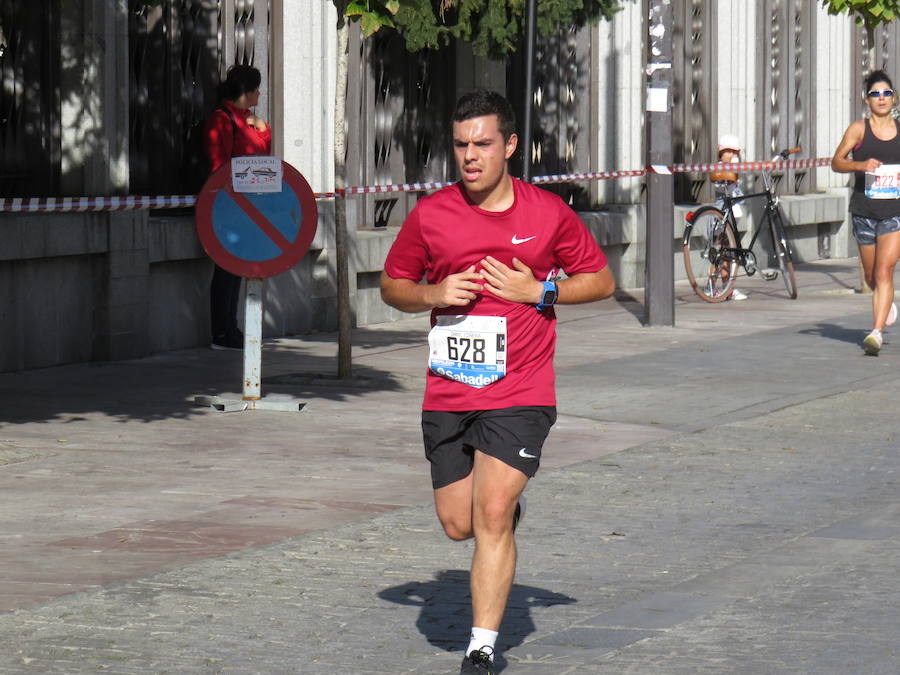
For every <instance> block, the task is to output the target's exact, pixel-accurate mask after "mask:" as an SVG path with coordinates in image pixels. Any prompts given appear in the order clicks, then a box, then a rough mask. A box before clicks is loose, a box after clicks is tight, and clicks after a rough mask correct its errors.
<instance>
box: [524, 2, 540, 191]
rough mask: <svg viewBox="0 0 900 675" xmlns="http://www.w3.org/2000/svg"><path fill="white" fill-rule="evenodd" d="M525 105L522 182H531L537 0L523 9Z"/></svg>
mask: <svg viewBox="0 0 900 675" xmlns="http://www.w3.org/2000/svg"><path fill="white" fill-rule="evenodd" d="M525 12H526V15H525V103H524V105H523V106H522V107H523V115H522V180H524V181H530V180H531V161H532V157H531V146H532V136H533V131H532V109H533V108H534V41H535V26H536V24H537V0H528V4H527V6H526V8H525Z"/></svg>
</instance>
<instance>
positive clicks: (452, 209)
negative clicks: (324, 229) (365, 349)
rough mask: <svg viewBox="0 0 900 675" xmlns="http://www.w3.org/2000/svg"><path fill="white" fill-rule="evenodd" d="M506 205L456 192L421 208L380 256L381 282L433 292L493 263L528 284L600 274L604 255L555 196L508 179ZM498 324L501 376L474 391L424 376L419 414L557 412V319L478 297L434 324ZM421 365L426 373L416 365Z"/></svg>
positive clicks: (423, 201)
mask: <svg viewBox="0 0 900 675" xmlns="http://www.w3.org/2000/svg"><path fill="white" fill-rule="evenodd" d="M512 181H513V189H514V194H515V199H514V202H513V205H512V206H511V207H510V208H509V209H507V210H506V211H502V212H492V211H485V210H484V209H481V208H479V207H478V206H475V205H474V204H473V203H471V202H470V201H469V199H468V198H467V197H466V194H465V190H464V189H463V187H462V186H461V184H460V183H456V184H454V185H451V186H450V187H447V188H444V189H443V190H440V191H439V192H436V193H434V194H432V195H429V196H428V197H425V198H423V199H421V200H420V201H419V202H418V204H417V205H416V206H415V208H414V209H413V210H412V212H411V213H410V214H409V216H408V217H407V219H406V221H405V222H404V223H403V227H402V228H401V229H400V234H399V235H398V237H397V240H396V241H395V242H394V245H393V246H392V247H391V250H390V252H389V253H388V256H387V259H386V261H385V264H384V271H385V273H386V274H387V275H388V276H389V277H391V278H392V279H409V280H411V281H414V282H417V283H418V282H419V281H421V280H422V279H423V277H424V278H425V279H426V280H427V281H428V283H429V284H438V283H440V282H441V281H442V280H443V279H444V278H445V277H447V276H448V275H450V274H455V273H457V272H462V271H464V270H466V269H467V268H469V267H470V266H471V265H476V271H480V266H479V263H480V261H481V260H482V259H483V258H485V257H486V256H493V257H494V258H496V259H497V260H499V261H500V262H502V263H504V264H505V265H508V266H510V267H512V259H513V257H516V258H518V259H519V260H521V261H522V262H523V263H525V264H526V265H528V267H530V268H531V270H532V271H533V272H534V276H535V278H536V279H539V280H544V279H554V278H556V276H557V275H558V274H559V273H560V271H563V272H565V273H566V274H567V275H570V276H571V275H574V274H579V273H588V272H599V271H600V270H602V269H603V268H604V267H606V256H605V255H604V253H603V251H602V250H601V249H600V247H599V246H598V245H597V242H596V241H595V240H594V238H593V237H592V236H591V234H590V232H589V231H588V229H587V228H586V227H585V226H584V223H582V222H581V220H579V218H578V216H577V215H576V214H575V212H574V211H572V209H571V208H569V206H567V205H566V204H565V202H563V201H562V200H561V199H560V198H559V197H557V196H556V195H554V194H552V193H550V192H547V191H546V190H542V189H541V188H538V187H535V186H533V185H531V184H529V183H524V182H522V181H520V180H517V179H515V178H513V179H512ZM461 314H464V315H478V316H502V317H506V331H507V335H506V375H505V377H503V378H502V379H500V380H498V381H496V382H493V383H492V384H489V385H487V386H483V387H473V386H470V385H468V384H464V383H462V382H458V381H456V380H453V379H449V378H448V377H444V376H442V375H438V374H436V373H434V372H433V371H432V370H428V375H427V379H426V383H425V398H424V401H423V403H422V408H423V409H424V410H442V411H463V410H495V409H498V408H508V407H512V406H533V405H556V392H555V386H554V384H555V382H554V372H553V353H554V349H555V346H556V314H555V313H554V311H553V309H552V308H549V309H546V310H544V311H541V312H539V311H537V310H536V309H535V308H534V306H533V305H528V304H522V303H517V302H510V301H508V300H504V299H502V298H499V297H497V296H496V295H494V294H492V293H491V292H490V291H487V290H485V291H483V292H481V293H479V294H478V297H477V298H476V299H475V300H473V301H472V302H470V303H469V304H468V305H466V306H463V307H447V308H444V309H435V310H433V311H432V313H431V323H432V326H434V324H435V323H436V321H437V317H438V316H440V315H461ZM423 365H425V364H423Z"/></svg>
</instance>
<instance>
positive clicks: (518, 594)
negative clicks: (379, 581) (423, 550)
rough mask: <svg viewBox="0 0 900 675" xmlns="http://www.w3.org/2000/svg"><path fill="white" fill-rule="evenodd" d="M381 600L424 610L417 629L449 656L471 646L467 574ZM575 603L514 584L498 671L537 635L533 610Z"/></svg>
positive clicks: (390, 592)
mask: <svg viewBox="0 0 900 675" xmlns="http://www.w3.org/2000/svg"><path fill="white" fill-rule="evenodd" d="M378 597H379V598H381V599H382V600H387V601H389V602H394V603H397V604H399V605H410V606H414V607H421V608H422V610H421V611H420V612H419V618H418V619H417V620H416V627H417V628H418V629H419V632H420V633H422V635H424V636H425V638H426V639H427V640H428V642H429V644H432V645H434V646H435V647H440V648H441V649H444V650H446V651H448V652H455V651H462V650H463V649H465V647H466V645H467V644H468V635H469V629H470V628H471V627H472V610H471V602H472V598H471V595H470V593H469V572H468V571H465V570H443V571H441V572H438V573H437V574H436V575H435V578H434V579H433V580H431V581H411V582H409V583H406V584H401V585H399V586H392V587H390V588H386V589H384V590H383V591H380V592H379V593H378ZM576 602H578V600H576V599H575V598H571V597H569V596H567V595H563V594H561V593H554V592H553V591H549V590H547V589H545V588H536V587H534V586H522V585H520V584H513V587H512V590H511V591H510V593H509V601H508V603H507V605H506V613H505V614H504V615H503V624H502V625H501V627H500V638H499V641H498V643H497V648H498V649H497V651H498V654H497V658H496V661H495V667H496V670H498V671H501V670H503V669H504V668H505V667H506V660H505V659H504V658H503V652H504V651H506V650H507V649H511V648H513V647H518V646H519V645H521V644H522V643H523V642H524V641H525V638H527V637H528V636H529V635H531V634H532V633H533V632H534V631H535V625H534V620H533V619H532V618H531V608H532V607H553V606H554V605H571V604H573V603H576Z"/></svg>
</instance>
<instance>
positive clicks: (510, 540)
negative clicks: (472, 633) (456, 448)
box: [470, 451, 528, 631]
mask: <svg viewBox="0 0 900 675" xmlns="http://www.w3.org/2000/svg"><path fill="white" fill-rule="evenodd" d="M472 477H473V485H472V526H473V530H474V532H475V554H474V556H473V557H472V573H471V579H470V586H471V591H472V625H473V626H478V627H480V628H486V629H488V630H494V631H496V630H499V629H500V622H501V621H502V619H503V612H504V610H505V609H506V602H507V600H508V598H509V591H510V588H511V587H512V582H513V577H514V576H515V573H516V541H515V537H514V536H513V530H512V521H513V512H514V511H515V509H516V503H517V502H518V500H519V495H521V494H522V491H523V490H524V489H525V485H526V484H527V483H528V477H527V476H526V475H525V474H523V473H522V472H521V471H519V470H518V469H514V468H513V467H511V466H509V465H508V464H506V463H504V462H502V461H500V460H499V459H496V458H494V457H491V456H489V455H486V454H484V453H482V452H478V451H476V452H475V468H474V469H473V471H472Z"/></svg>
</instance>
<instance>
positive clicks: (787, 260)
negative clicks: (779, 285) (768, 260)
mask: <svg viewBox="0 0 900 675" xmlns="http://www.w3.org/2000/svg"><path fill="white" fill-rule="evenodd" d="M769 224H770V228H771V232H772V244H773V246H774V247H775V257H776V258H777V259H778V268H779V269H780V270H781V278H782V279H784V287H785V288H786V289H787V292H788V296H790V298H791V300H796V299H797V279H796V278H795V277H794V262H793V256H791V247H790V246H789V245H788V241H787V236H786V235H785V233H784V223H783V222H782V221H781V214H780V213H778V212H777V211H776V212H775V213H774V214H773V216H772V218H771V220H770V221H769Z"/></svg>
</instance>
